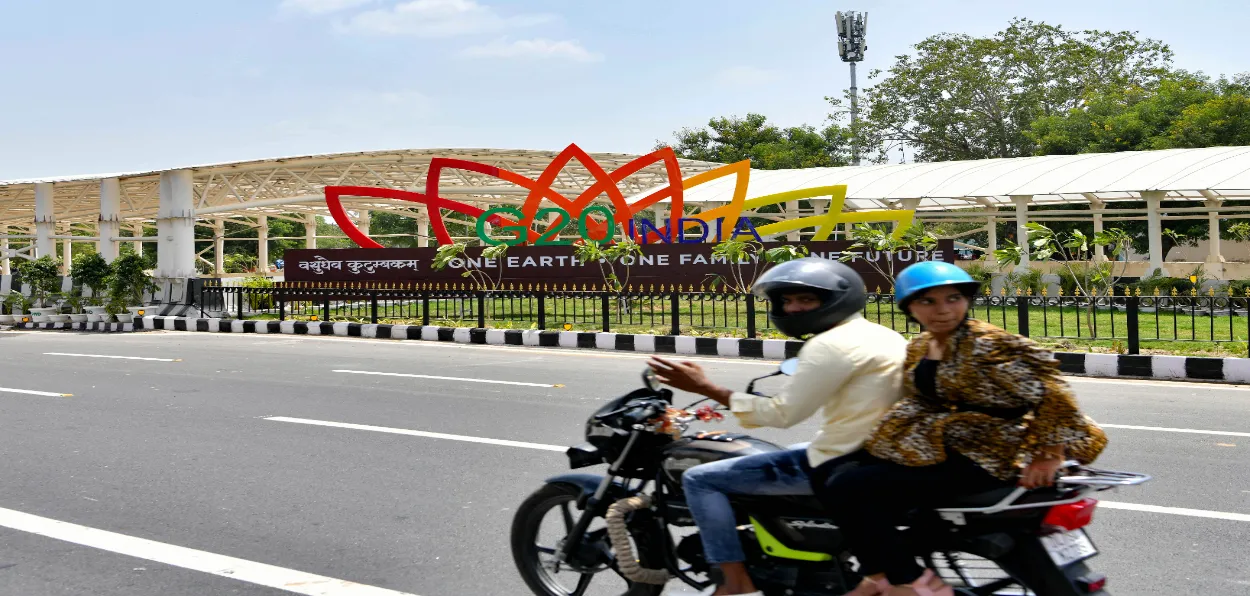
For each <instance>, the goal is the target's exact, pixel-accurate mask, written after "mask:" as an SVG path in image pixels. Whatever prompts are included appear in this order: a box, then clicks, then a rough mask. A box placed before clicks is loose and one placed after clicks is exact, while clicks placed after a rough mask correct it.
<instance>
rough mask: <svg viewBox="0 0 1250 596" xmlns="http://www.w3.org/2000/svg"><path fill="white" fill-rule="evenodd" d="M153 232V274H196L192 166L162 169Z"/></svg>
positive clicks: (178, 277) (179, 276) (186, 275)
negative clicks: (158, 201)
mask: <svg viewBox="0 0 1250 596" xmlns="http://www.w3.org/2000/svg"><path fill="white" fill-rule="evenodd" d="M156 236H157V241H156V277H162V278H171V279H185V278H189V277H198V273H197V271H196V269H195V193H194V192H193V186H192V179H191V170H173V171H169V172H161V186H160V207H159V208H158V209H157V212H156Z"/></svg>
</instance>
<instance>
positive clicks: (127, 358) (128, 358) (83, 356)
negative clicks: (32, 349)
mask: <svg viewBox="0 0 1250 596" xmlns="http://www.w3.org/2000/svg"><path fill="white" fill-rule="evenodd" d="M43 355H44V356H74V357H76V358H113V359H117V360H150V361H152V362H182V359H181V358H141V357H139V356H106V355H104V354H71V353H69V352H44V353H43Z"/></svg>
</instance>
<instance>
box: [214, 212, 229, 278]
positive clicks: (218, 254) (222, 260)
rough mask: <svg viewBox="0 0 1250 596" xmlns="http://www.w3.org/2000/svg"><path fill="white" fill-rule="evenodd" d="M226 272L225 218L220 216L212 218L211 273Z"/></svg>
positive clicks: (220, 273)
mask: <svg viewBox="0 0 1250 596" xmlns="http://www.w3.org/2000/svg"><path fill="white" fill-rule="evenodd" d="M225 272H226V220H224V219H221V218H220V217H219V218H217V219H214V220H213V273H214V274H216V275H223V274H224V273H225Z"/></svg>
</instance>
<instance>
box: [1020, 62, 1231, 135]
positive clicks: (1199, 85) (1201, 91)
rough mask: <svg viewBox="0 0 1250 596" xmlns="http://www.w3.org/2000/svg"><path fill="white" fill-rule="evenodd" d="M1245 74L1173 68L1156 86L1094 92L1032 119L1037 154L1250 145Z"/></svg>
mask: <svg viewBox="0 0 1250 596" xmlns="http://www.w3.org/2000/svg"><path fill="white" fill-rule="evenodd" d="M1246 81H1247V75H1239V76H1238V77H1236V78H1234V80H1232V81H1229V80H1227V79H1220V80H1218V81H1212V80H1210V79H1209V78H1208V77H1206V76H1205V75H1202V74H1201V73H1188V72H1184V71H1177V72H1174V73H1171V74H1169V75H1167V76H1166V77H1164V78H1163V79H1161V80H1160V82H1159V84H1158V85H1157V86H1156V87H1154V88H1150V89H1147V88H1142V87H1131V88H1126V89H1110V90H1101V91H1094V92H1091V93H1089V94H1087V95H1086V97H1085V98H1084V102H1083V105H1081V106H1078V107H1075V108H1072V109H1070V110H1068V111H1067V112H1064V113H1061V114H1053V115H1050V116H1046V117H1043V118H1039V119H1038V120H1036V121H1034V122H1033V124H1032V125H1031V127H1030V130H1029V131H1028V135H1029V136H1030V137H1031V138H1032V139H1033V140H1034V142H1036V143H1037V148H1036V153H1037V154H1038V155H1074V154H1077V153H1111V152H1116V151H1149V150H1152V149H1172V148H1181V147H1212V146H1219V145H1245V144H1247V143H1250V97H1247V94H1248V91H1247V87H1246Z"/></svg>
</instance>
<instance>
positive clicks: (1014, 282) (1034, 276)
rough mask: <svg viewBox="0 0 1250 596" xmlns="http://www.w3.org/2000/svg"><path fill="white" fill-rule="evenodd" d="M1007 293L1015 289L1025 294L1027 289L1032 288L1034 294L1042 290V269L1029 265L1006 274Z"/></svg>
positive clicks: (1012, 292) (1011, 292)
mask: <svg viewBox="0 0 1250 596" xmlns="http://www.w3.org/2000/svg"><path fill="white" fill-rule="evenodd" d="M1006 288H1007V293H1009V294H1014V293H1016V290H1019V291H1020V292H1022V293H1025V294H1027V293H1028V292H1029V290H1033V293H1034V294H1040V293H1041V292H1042V270H1041V269H1034V268H1032V267H1029V268H1028V269H1026V270H1024V271H1013V272H1011V273H1008V274H1007V285H1006Z"/></svg>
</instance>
